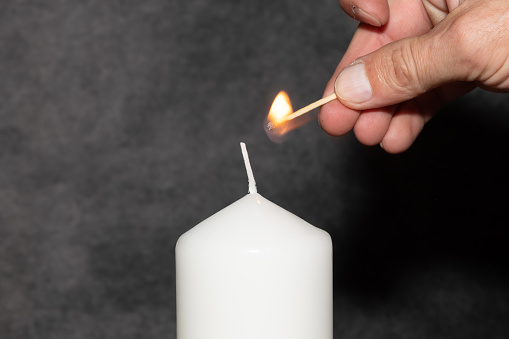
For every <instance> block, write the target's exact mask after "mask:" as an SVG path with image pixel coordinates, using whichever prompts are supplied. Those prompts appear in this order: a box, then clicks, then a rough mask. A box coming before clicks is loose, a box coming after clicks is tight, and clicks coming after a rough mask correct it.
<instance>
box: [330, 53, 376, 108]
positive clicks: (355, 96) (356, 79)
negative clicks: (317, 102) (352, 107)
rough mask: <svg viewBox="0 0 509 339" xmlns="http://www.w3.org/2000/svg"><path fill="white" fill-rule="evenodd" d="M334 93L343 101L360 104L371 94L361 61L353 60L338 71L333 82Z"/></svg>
mask: <svg viewBox="0 0 509 339" xmlns="http://www.w3.org/2000/svg"><path fill="white" fill-rule="evenodd" d="M334 89H335V91H336V95H337V96H338V97H339V98H340V99H343V100H344V101H349V102H352V103H355V104H360V103H363V102H365V101H368V100H369V99H371V97H372V96H373V91H372V90H371V85H370V83H369V80H368V77H367V76H366V67H365V66H364V63H363V62H355V63H352V64H350V65H349V66H347V67H346V68H345V69H344V70H343V71H342V72H341V73H339V75H338V77H337V79H336V82H335V84H334Z"/></svg>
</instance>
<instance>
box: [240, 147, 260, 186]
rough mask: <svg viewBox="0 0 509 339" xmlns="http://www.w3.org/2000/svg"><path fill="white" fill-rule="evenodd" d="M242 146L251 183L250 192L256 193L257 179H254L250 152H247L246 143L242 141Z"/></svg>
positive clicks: (248, 178) (249, 182)
mask: <svg viewBox="0 0 509 339" xmlns="http://www.w3.org/2000/svg"><path fill="white" fill-rule="evenodd" d="M240 148H241V149H242V156H243V157H244V164H245V165H246V172H247V180H248V184H249V191H248V192H249V193H251V194H254V193H256V192H257V191H256V181H255V179H254V175H253V170H252V169H251V163H250V162H249V154H247V148H246V144H245V143H243V142H241V143H240Z"/></svg>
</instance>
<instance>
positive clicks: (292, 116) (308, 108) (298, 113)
mask: <svg viewBox="0 0 509 339" xmlns="http://www.w3.org/2000/svg"><path fill="white" fill-rule="evenodd" d="M336 98H337V96H336V93H333V94H331V95H329V96H327V97H325V98H322V99H320V100H317V101H315V102H313V103H312V104H309V105H307V106H306V107H302V108H301V109H299V110H298V111H295V112H293V113H292V114H289V115H287V116H286V117H285V121H288V120H292V119H295V118H297V117H300V116H301V115H303V114H304V113H307V112H309V111H311V110H314V109H315V108H317V107H320V106H322V105H325V104H326V103H328V102H330V101H332V100H334V99H336Z"/></svg>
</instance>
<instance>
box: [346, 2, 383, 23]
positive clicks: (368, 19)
mask: <svg viewBox="0 0 509 339" xmlns="http://www.w3.org/2000/svg"><path fill="white" fill-rule="evenodd" d="M352 12H353V17H354V19H357V20H359V21H362V22H365V23H367V24H370V25H372V26H376V27H380V26H382V23H381V22H380V20H378V18H376V17H375V16H373V15H371V14H369V13H366V12H364V11H363V10H362V8H359V7H357V6H352Z"/></svg>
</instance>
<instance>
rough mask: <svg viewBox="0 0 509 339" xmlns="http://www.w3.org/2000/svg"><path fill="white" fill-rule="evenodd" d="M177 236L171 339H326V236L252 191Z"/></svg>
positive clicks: (328, 312) (328, 269)
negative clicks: (174, 336)
mask: <svg viewBox="0 0 509 339" xmlns="http://www.w3.org/2000/svg"><path fill="white" fill-rule="evenodd" d="M245 159H246V167H247V168H248V176H249V177H250V185H249V187H250V193H249V194H248V195H246V196H245V197H243V198H241V199H239V200H237V201H236V202H234V203H233V204H231V205H230V206H228V207H226V208H224V209H223V210H221V211H219V212H217V213H216V214H214V215H212V216H211V217H210V218H208V219H206V220H204V221H202V222H201V223H200V224H198V225H197V226H195V227H194V228H192V229H191V230H189V231H188V232H186V233H184V234H183V235H182V236H181V237H180V238H179V240H178V242H177V246H176V249H175V255H176V277H177V278H176V283H177V338H178V339H332V242H331V238H330V236H329V234H328V233H327V232H325V231H323V230H321V229H318V228H316V227H314V226H312V225H311V224H309V223H307V222H306V221H304V220H302V219H300V218H299V217H297V216H295V215H294V214H292V213H290V212H288V211H286V210H285V209H283V208H281V207H279V206H277V205H275V204H274V203H272V202H270V201H269V200H267V199H265V198H263V197H262V196H261V195H260V194H258V193H256V185H255V184H254V179H253V178H252V172H251V170H250V166H249V161H248V160H247V156H245Z"/></svg>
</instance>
